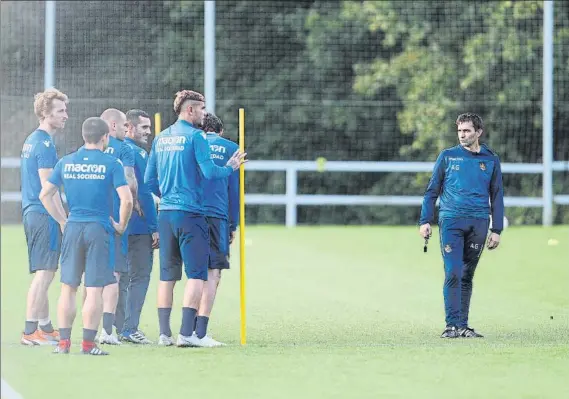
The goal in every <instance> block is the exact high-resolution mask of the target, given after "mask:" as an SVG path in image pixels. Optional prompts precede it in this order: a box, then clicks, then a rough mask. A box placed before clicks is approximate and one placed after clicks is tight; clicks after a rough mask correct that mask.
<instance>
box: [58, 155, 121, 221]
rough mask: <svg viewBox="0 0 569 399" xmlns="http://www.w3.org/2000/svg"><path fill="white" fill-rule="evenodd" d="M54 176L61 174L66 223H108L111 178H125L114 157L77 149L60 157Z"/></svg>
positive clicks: (111, 198) (111, 193)
mask: <svg viewBox="0 0 569 399" xmlns="http://www.w3.org/2000/svg"><path fill="white" fill-rule="evenodd" d="M117 169H119V171H118V172H117ZM119 172H120V173H119ZM54 173H60V174H61V180H62V181H63V187H64V189H65V195H66V196H67V203H68V205H69V219H68V221H69V222H101V223H103V224H108V223H109V216H110V210H111V209H112V206H113V194H114V193H115V192H116V191H115V188H114V181H113V178H116V177H115V176H121V178H122V179H124V171H123V167H122V164H121V163H120V161H119V160H118V159H117V158H114V157H113V156H111V155H109V154H105V153H103V152H102V151H100V150H91V149H85V148H80V149H79V150H78V151H77V152H74V153H72V154H69V155H67V156H65V157H63V158H62V159H61V160H60V162H59V163H58V166H57V168H56V169H55V170H54Z"/></svg>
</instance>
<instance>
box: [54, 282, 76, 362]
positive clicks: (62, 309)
mask: <svg viewBox="0 0 569 399" xmlns="http://www.w3.org/2000/svg"><path fill="white" fill-rule="evenodd" d="M76 295H77V288H76V287H72V286H70V285H67V284H61V294H60V295H59V301H58V304H57V325H58V326H59V332H60V335H61V338H60V340H59V344H58V346H57V348H55V350H54V351H53V352H54V353H69V348H70V347H71V327H72V326H73V321H75V315H76V314H77V308H76V304H75V301H76V299H75V298H76Z"/></svg>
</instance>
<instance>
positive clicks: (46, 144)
mask: <svg viewBox="0 0 569 399" xmlns="http://www.w3.org/2000/svg"><path fill="white" fill-rule="evenodd" d="M43 144H44V145H45V146H46V147H47V148H49V145H50V144H51V142H50V141H49V140H45V141H44V142H43Z"/></svg>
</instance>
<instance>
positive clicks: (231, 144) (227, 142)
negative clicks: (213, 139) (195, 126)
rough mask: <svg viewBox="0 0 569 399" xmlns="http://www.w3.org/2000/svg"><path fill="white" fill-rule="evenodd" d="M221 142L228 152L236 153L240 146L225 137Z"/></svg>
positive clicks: (221, 138)
mask: <svg viewBox="0 0 569 399" xmlns="http://www.w3.org/2000/svg"><path fill="white" fill-rule="evenodd" d="M219 138H220V141H221V142H222V143H223V145H224V146H225V148H227V149H228V150H234V151H236V150H237V149H238V148H239V145H237V143H236V142H234V141H231V140H229V139H228V138H225V137H221V136H220V137H219Z"/></svg>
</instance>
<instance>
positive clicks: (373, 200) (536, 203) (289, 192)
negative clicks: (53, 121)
mask: <svg viewBox="0 0 569 399" xmlns="http://www.w3.org/2000/svg"><path fill="white" fill-rule="evenodd" d="M433 166H434V162H357V161H353V162H345V161H328V162H326V163H325V164H320V163H318V162H315V161H250V162H248V163H247V164H246V170H248V171H263V172H279V171H280V172H283V171H284V172H285V173H286V189H285V194H247V195H246V196H245V201H246V202H247V204H250V205H284V206H286V225H287V226H289V227H291V226H295V225H296V222H297V206H298V205H309V206H319V205H389V206H410V205H411V206H419V205H421V203H422V201H423V197H422V196H407V195H404V196H397V195H327V194H310V195H308V194H298V172H316V171H320V172H354V173H364V172H410V173H416V172H431V171H432V170H433ZM19 167H20V159H19V158H2V168H12V169H18V168H19ZM552 169H553V171H554V172H561V171H569V161H556V162H553V165H552ZM502 173H518V174H541V173H543V165H542V164H536V163H504V164H502ZM17 201H21V194H20V193H19V192H2V202H17ZM553 202H554V203H555V204H558V205H569V195H555V196H554V197H553ZM504 203H505V205H506V206H507V207H511V206H519V207H528V208H529V207H543V204H544V201H543V198H541V197H505V198H504Z"/></svg>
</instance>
